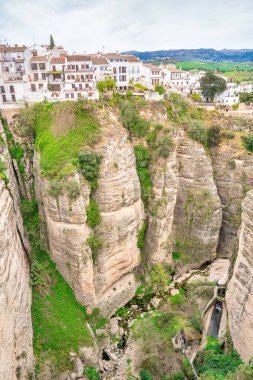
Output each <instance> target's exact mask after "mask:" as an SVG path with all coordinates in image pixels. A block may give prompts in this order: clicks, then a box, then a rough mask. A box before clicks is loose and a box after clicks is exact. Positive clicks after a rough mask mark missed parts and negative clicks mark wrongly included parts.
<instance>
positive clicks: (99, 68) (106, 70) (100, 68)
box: [91, 55, 113, 82]
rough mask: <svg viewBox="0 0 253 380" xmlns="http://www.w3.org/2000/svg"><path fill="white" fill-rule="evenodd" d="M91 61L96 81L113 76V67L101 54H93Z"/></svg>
mask: <svg viewBox="0 0 253 380" xmlns="http://www.w3.org/2000/svg"><path fill="white" fill-rule="evenodd" d="M91 63H92V67H93V69H94V78H95V81H96V82H99V81H102V80H104V79H106V78H108V77H111V78H112V77H113V68H112V67H111V66H110V64H109V62H108V61H107V59H106V58H105V57H103V56H101V55H91Z"/></svg>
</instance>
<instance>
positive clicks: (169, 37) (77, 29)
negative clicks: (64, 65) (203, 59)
mask: <svg viewBox="0 0 253 380" xmlns="http://www.w3.org/2000/svg"><path fill="white" fill-rule="evenodd" d="M252 20H253V0H0V41H4V42H8V43H9V44H14V43H18V44H22V45H23V44H26V45H28V46H30V45H33V44H34V43H37V44H39V43H48V42H49V35H50V34H52V35H53V37H54V40H55V43H56V44H59V45H63V46H64V47H65V48H66V49H67V50H68V51H69V52H74V51H75V52H91V53H92V52H97V51H106V52H109V51H127V50H139V51H146V50H162V49H164V50H167V49H182V48H185V49H195V48H214V49H223V48H228V49H231V48H235V49H243V48H253V46H252V42H253V40H252V36H253V22H252Z"/></svg>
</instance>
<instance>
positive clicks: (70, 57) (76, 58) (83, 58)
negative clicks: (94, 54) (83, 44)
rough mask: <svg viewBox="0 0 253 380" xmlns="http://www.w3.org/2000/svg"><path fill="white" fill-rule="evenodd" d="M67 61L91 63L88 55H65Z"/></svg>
mask: <svg viewBox="0 0 253 380" xmlns="http://www.w3.org/2000/svg"><path fill="white" fill-rule="evenodd" d="M67 61H68V62H75V61H80V62H81V61H91V57H90V56H89V55H82V54H80V55H79V54H78V55H75V54H73V55H67Z"/></svg>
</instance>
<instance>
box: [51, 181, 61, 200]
mask: <svg viewBox="0 0 253 380" xmlns="http://www.w3.org/2000/svg"><path fill="white" fill-rule="evenodd" d="M62 190H63V184H62V183H61V182H59V181H56V180H52V181H51V182H50V185H49V189H48V194H49V195H50V196H51V197H54V198H57V197H58V195H60V194H62Z"/></svg>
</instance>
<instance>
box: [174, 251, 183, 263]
mask: <svg viewBox="0 0 253 380" xmlns="http://www.w3.org/2000/svg"><path fill="white" fill-rule="evenodd" d="M181 257H182V254H181V253H180V252H177V251H173V252H172V259H173V260H174V261H177V260H180V259H181Z"/></svg>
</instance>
